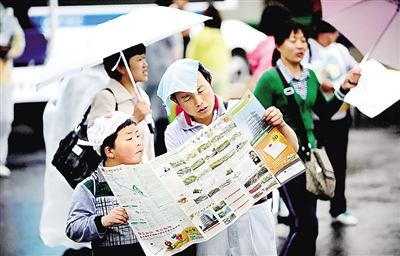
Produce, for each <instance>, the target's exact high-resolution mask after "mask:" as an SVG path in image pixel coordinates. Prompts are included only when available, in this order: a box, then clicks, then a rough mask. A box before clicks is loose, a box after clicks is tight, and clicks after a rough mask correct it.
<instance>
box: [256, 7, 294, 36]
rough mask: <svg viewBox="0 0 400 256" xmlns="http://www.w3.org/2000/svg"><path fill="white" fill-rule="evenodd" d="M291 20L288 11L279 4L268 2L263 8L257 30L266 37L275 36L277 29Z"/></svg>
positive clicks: (290, 14)
mask: <svg viewBox="0 0 400 256" xmlns="http://www.w3.org/2000/svg"><path fill="white" fill-rule="evenodd" d="M291 18H292V13H291V12H290V10H289V9H288V8H287V7H286V6H285V5H283V4H282V3H280V2H277V1H270V2H268V4H267V6H266V7H265V8H264V11H263V13H262V15H261V21H260V24H259V25H258V30H260V31H261V32H263V33H264V34H266V35H275V32H276V31H277V30H279V27H280V26H281V25H282V24H284V23H285V22H287V21H288V20H290V19H291Z"/></svg>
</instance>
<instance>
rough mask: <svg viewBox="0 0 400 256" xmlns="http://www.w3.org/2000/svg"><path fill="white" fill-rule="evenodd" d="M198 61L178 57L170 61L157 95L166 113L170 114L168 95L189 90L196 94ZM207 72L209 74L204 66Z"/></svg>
mask: <svg viewBox="0 0 400 256" xmlns="http://www.w3.org/2000/svg"><path fill="white" fill-rule="evenodd" d="M199 65H200V66H202V67H204V66H203V64H201V62H200V61H197V60H192V59H180V60H177V61H175V62H174V63H172V64H171V65H170V66H169V67H168V68H167V70H166V71H165V73H164V75H163V76H162V78H161V81H160V84H159V85H158V90H157V95H158V97H160V98H161V100H162V101H163V106H164V107H165V109H166V111H167V114H168V115H170V114H171V111H170V100H169V97H170V96H171V95H172V94H173V93H176V92H190V93H195V94H197V71H198V70H199ZM204 69H205V70H206V71H207V72H209V73H210V74H211V72H210V71H208V70H207V69H206V68H204Z"/></svg>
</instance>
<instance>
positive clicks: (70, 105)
mask: <svg viewBox="0 0 400 256" xmlns="http://www.w3.org/2000/svg"><path fill="white" fill-rule="evenodd" d="M172 2H175V4H176V5H177V6H176V7H177V8H183V7H179V6H180V5H179V6H178V2H181V1H171V4H172ZM183 2H187V1H183ZM179 4H181V3H179ZM160 5H161V4H160ZM2 8H3V7H2ZM204 14H205V15H209V16H213V17H214V19H213V20H211V21H207V22H206V23H205V27H204V28H203V30H202V31H201V32H200V34H198V36H197V37H194V38H192V39H191V40H188V39H184V37H182V35H179V36H178V37H177V36H176V35H173V36H171V37H169V38H166V39H164V40H161V41H159V42H157V45H154V46H149V47H145V46H144V45H143V44H138V45H134V46H132V47H130V48H128V49H125V50H123V51H122V53H115V54H113V55H111V56H108V57H106V58H104V59H103V64H102V65H99V66H96V67H94V68H92V69H90V70H88V71H86V72H83V73H79V75H74V76H72V77H70V78H68V79H66V80H64V81H63V82H62V83H63V86H62V93H60V94H59V95H57V96H56V97H55V98H54V99H52V100H50V101H49V102H48V104H47V106H46V109H45V111H44V115H43V120H44V129H45V131H44V134H45V143H46V173H45V190H44V193H45V197H44V204H43V211H42V219H41V225H40V232H41V238H42V240H43V241H44V243H45V244H46V245H49V246H66V247H68V248H71V249H70V250H69V253H72V252H73V251H75V250H76V253H77V254H80V255H83V254H84V252H85V253H86V255H90V254H93V255H111V254H118V255H123V254H124V253H126V252H127V251H129V252H135V255H145V251H144V250H143V249H142V247H141V246H140V244H139V240H138V239H137V238H136V236H135V234H134V233H133V231H132V229H131V228H130V227H129V224H128V219H129V217H128V215H127V213H126V211H125V210H124V208H122V207H121V206H120V205H119V203H118V201H117V200H116V198H115V197H114V195H113V193H112V191H111V189H110V188H109V186H108V185H107V182H105V179H104V177H103V176H102V174H101V171H99V170H96V171H95V172H94V173H93V174H92V175H91V176H90V177H88V178H87V179H85V180H84V181H82V182H81V183H79V185H78V186H77V187H76V188H75V189H74V190H73V189H72V188H70V187H69V186H68V184H67V182H66V181H65V180H63V177H62V176H61V175H60V174H59V173H58V172H57V170H56V169H55V168H54V167H53V166H52V165H51V157H52V155H53V154H54V152H55V150H56V149H57V143H58V141H59V140H60V139H62V138H63V136H65V135H66V134H67V133H68V132H69V130H71V129H72V128H73V125H74V124H76V123H78V121H79V119H80V117H81V116H82V114H83V113H84V111H85V110H86V108H87V107H88V106H89V105H90V106H91V112H90V115H89V121H88V123H89V126H88V127H89V128H88V131H87V133H88V140H89V144H91V145H92V146H93V148H94V149H95V151H96V152H97V153H98V154H99V155H100V156H101V158H102V162H101V163H100V165H99V167H102V166H106V167H112V166H117V165H120V164H139V163H142V162H148V161H149V160H151V159H154V158H155V157H156V156H158V155H161V154H163V153H165V152H169V151H173V150H174V149H176V148H178V147H179V146H180V145H182V144H183V143H185V142H186V141H187V140H188V139H190V138H191V137H193V136H194V135H195V134H196V133H197V132H198V131H199V130H201V129H204V128H205V127H207V126H208V125H210V124H211V123H212V122H213V121H215V120H216V119H217V118H218V117H220V116H222V115H224V114H225V113H226V111H227V108H226V106H225V104H224V101H225V100H229V95H228V93H227V92H229V75H228V67H227V66H228V63H229V59H230V57H231V56H230V52H229V49H228V48H227V47H226V44H225V42H224V41H223V38H222V35H221V31H220V26H221V21H222V17H221V15H220V13H219V12H218V10H217V9H216V8H215V7H214V6H213V5H211V4H210V6H209V7H208V8H207V9H206V10H205V11H204ZM2 15H3V14H2ZM5 22H9V21H4V22H3V16H2V26H3V24H6V23H5ZM10 24H13V26H12V28H13V31H12V32H10V35H11V36H10V37H9V40H8V41H7V42H6V43H7V44H5V43H3V38H6V37H3V33H5V32H4V31H3V29H2V46H1V53H2V56H1V58H2V59H1V60H2V66H3V65H9V64H7V63H8V60H9V58H12V57H15V56H17V55H18V54H20V53H21V47H22V49H23V43H21V42H23V37H22V39H21V37H18V35H19V34H18V32H19V30H18V27H17V25H14V24H16V23H15V22H14V23H12V22H11V23H10ZM8 27H9V28H11V25H8ZM259 29H260V31H262V32H264V33H265V34H266V35H267V37H266V39H265V40H264V41H263V42H261V43H260V44H259V46H258V47H257V48H256V50H255V51H253V52H250V53H248V59H249V64H250V67H251V69H252V72H253V76H254V78H255V79H256V81H257V82H256V87H255V89H254V95H255V97H256V98H257V99H258V100H259V101H260V103H261V104H262V105H263V106H264V108H265V113H264V116H263V120H264V121H265V122H266V123H268V124H269V125H273V126H276V127H277V128H278V129H279V130H280V132H281V133H282V134H283V135H284V136H285V138H286V139H287V140H288V142H289V143H290V145H291V146H292V148H293V149H294V150H295V151H298V150H299V151H298V152H299V156H300V157H302V158H303V157H304V156H303V155H302V151H301V148H303V147H304V146H305V145H308V144H310V145H311V147H314V148H315V147H325V149H326V151H327V153H328V156H329V158H330V160H331V162H332V165H333V167H334V170H335V175H336V180H337V182H336V189H335V196H334V197H333V198H332V199H331V208H330V214H331V216H332V221H333V222H341V223H342V224H345V225H356V224H357V218H356V217H355V216H353V215H351V214H350V213H349V212H348V211H347V204H346V197H345V177H346V164H347V157H346V155H347V145H348V134H349V127H350V125H351V114H350V111H349V106H348V104H346V103H343V100H344V96H345V95H346V94H347V93H348V92H349V91H350V90H351V89H352V88H354V87H355V86H357V84H358V81H359V78H360V70H359V69H358V68H357V62H356V61H355V60H354V58H353V57H351V55H350V54H349V52H348V50H347V49H346V48H345V47H344V46H343V45H341V44H338V43H336V39H337V37H338V35H339V32H338V31H337V30H336V29H335V28H334V27H333V26H331V25H330V24H328V23H326V22H324V21H322V20H319V19H315V20H313V22H312V23H311V26H310V27H309V28H307V27H305V26H304V25H302V24H300V23H298V22H296V21H294V20H293V18H292V14H291V11H290V10H289V9H288V8H287V7H285V6H284V5H283V4H280V3H275V2H269V4H267V5H266V7H265V9H264V12H263V14H262V17H261V22H260V25H259ZM309 33H311V35H312V37H311V38H308V34H309ZM184 36H186V34H185V35H184ZM18 40H19V41H18ZM185 41H186V42H187V45H185V44H184V42H185ZM18 42H19V46H18V44H17V43H18ZM14 47H16V49H18V50H15V52H14ZM182 49H185V50H184V54H181V53H180V52H181V51H182ZM214 51H215V53H214ZM3 52H4V54H3ZM3 55H4V56H3ZM160 55H166V56H165V58H162V59H163V60H165V61H164V62H162V61H159V60H160V59H159V58H160V57H161V56H160ZM167 55H168V56H167ZM151 56H152V57H151ZM184 56H186V58H184ZM4 67H5V66H4ZM4 70H5V69H4ZM107 75H108V76H107ZM2 77H3V69H2ZM132 79H133V80H132ZM137 83H139V84H140V85H141V84H142V83H143V87H144V89H141V88H140V86H139V85H138V84H137ZM285 84H288V85H289V86H291V87H292V88H293V91H294V98H295V101H296V104H297V107H298V109H299V111H300V114H301V119H302V121H303V122H304V126H305V128H306V133H307V134H306V138H307V141H301V139H300V138H301V136H299V134H298V133H297V132H298V126H297V124H296V123H295V121H294V120H295V117H294V113H292V112H291V111H290V108H289V103H288V99H287V95H285V93H284V88H285ZM1 86H2V94H1V95H2V104H4V102H3V95H5V94H4V93H3V92H5V91H6V90H8V88H9V86H8V80H5V79H3V78H2V84H1ZM105 88H108V90H104V89H105ZM135 88H136V89H135ZM83 95H85V97H82V96H83ZM157 96H158V97H157ZM9 98H10V97H9ZM172 105H175V106H177V107H179V109H180V111H181V112H180V113H178V114H177V115H176V116H174V119H173V120H172V121H168V116H170V115H171V114H172V111H171V110H172V109H173V107H172ZM163 106H164V107H165V109H164V108H163ZM3 109H5V108H4V106H3V108H2V111H3ZM66 109H68V111H65V110H66ZM150 113H153V114H155V115H154V116H155V117H156V128H157V129H156V133H155V134H152V133H151V131H150V130H149V128H148V125H147V124H146V123H145V121H144V118H145V116H146V115H147V114H150ZM8 114H9V113H8ZM61 115H62V116H63V118H61V119H60V118H59V117H60V116H61ZM1 116H2V118H3V117H7V115H3V114H2V115H1ZM10 120H11V121H12V119H10ZM10 120H8V119H7V120H5V121H3V120H1V121H2V122H1V130H2V133H1V134H2V141H1V143H2V144H1V146H2V155H1V159H0V160H1V163H0V164H1V166H0V167H1V172H0V174H1V176H9V175H10V172H9V170H8V168H7V167H6V166H5V164H6V163H5V157H6V156H5V157H4V154H3V153H6V152H7V150H5V149H3V148H4V147H6V145H7V143H4V138H6V137H8V134H9V132H3V129H4V131H8V130H10ZM62 122H64V123H65V125H62V128H63V129H61V130H57V132H54V129H55V127H56V126H60V123H62ZM71 126H72V127H71ZM6 128H7V129H6ZM3 137H4V138H3ZM249 154H250V157H251V158H252V160H253V161H254V162H255V163H256V162H257V163H258V162H259V161H260V159H259V158H256V157H254V156H253V155H254V152H250V153H249ZM303 160H304V161H305V158H304V159H303ZM305 183H306V180H305V174H301V175H299V176H297V177H295V178H294V179H292V180H291V181H290V182H288V183H286V184H285V185H283V186H282V187H280V188H279V194H280V197H281V198H282V200H283V201H284V203H285V205H286V207H287V209H288V211H289V216H288V217H287V220H285V224H287V225H288V226H289V228H290V232H289V234H288V236H287V238H286V241H285V243H284V245H283V247H282V248H281V250H280V251H278V250H277V246H276V238H275V219H274V216H273V215H272V210H271V205H272V204H271V201H272V199H271V198H269V197H265V198H263V199H262V200H259V201H258V202H257V203H255V204H254V205H253V206H252V207H251V208H250V209H249V210H248V211H247V212H246V213H245V214H243V215H242V216H241V217H240V218H239V219H237V220H236V221H235V222H234V223H233V224H232V225H230V226H229V227H228V228H226V229H225V230H223V231H222V232H220V233H218V234H217V235H216V236H214V237H213V238H212V239H210V240H208V241H206V242H202V243H199V244H196V245H193V246H190V247H189V248H187V249H186V250H184V251H183V252H181V253H179V254H181V255H278V254H279V255H315V252H316V239H317V237H318V218H317V216H316V208H317V200H318V199H317V197H316V196H315V195H313V194H311V193H310V192H308V191H307V190H306V186H305ZM96 191H97V192H99V191H100V193H96ZM61 194H62V195H61ZM54 209H57V211H54ZM238 236H240V237H241V238H242V239H239V240H235V242H233V241H231V240H232V239H233V238H234V237H238ZM88 248H91V251H90V250H89V249H88ZM179 254H178V255H179ZM70 255H71V254H70Z"/></svg>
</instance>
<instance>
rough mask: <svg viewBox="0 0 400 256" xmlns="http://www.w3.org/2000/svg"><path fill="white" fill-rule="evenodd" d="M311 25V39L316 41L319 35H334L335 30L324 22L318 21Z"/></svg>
mask: <svg viewBox="0 0 400 256" xmlns="http://www.w3.org/2000/svg"><path fill="white" fill-rule="evenodd" d="M311 25H312V31H311V37H312V38H314V39H316V38H317V37H318V35H319V34H321V33H334V32H336V31H337V30H336V28H335V27H334V26H332V25H331V24H329V23H328V22H326V21H323V20H318V21H315V22H314V23H313V24H311Z"/></svg>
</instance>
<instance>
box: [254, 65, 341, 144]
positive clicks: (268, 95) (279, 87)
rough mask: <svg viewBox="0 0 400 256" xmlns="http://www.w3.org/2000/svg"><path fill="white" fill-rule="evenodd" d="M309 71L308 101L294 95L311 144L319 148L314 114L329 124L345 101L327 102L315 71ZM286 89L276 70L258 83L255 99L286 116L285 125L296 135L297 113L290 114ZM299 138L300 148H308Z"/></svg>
mask: <svg viewBox="0 0 400 256" xmlns="http://www.w3.org/2000/svg"><path fill="white" fill-rule="evenodd" d="M308 71H309V73H310V76H309V77H308V78H307V97H306V99H305V100H303V99H301V98H300V96H299V95H298V94H297V93H296V92H295V93H294V97H295V100H296V102H297V105H298V107H299V109H300V114H301V116H302V119H303V122H304V126H305V128H306V131H307V137H308V141H309V142H310V143H311V146H312V148H315V147H316V142H315V137H314V133H313V120H312V112H314V113H315V114H316V115H317V116H318V117H319V118H320V119H321V120H329V119H330V117H331V116H332V115H334V114H335V113H336V111H337V110H338V109H339V108H340V106H341V105H342V103H343V101H342V100H340V99H338V98H337V97H336V96H335V95H333V96H332V98H330V99H329V100H328V101H326V100H325V97H324V95H323V92H322V90H321V87H320V84H319V82H318V79H317V77H316V76H315V74H314V72H313V71H312V70H310V69H309V70H308ZM290 86H291V87H293V85H292V84H290ZM284 88H285V86H284V84H283V82H282V80H281V78H280V77H279V74H278V71H277V70H276V69H275V68H271V69H269V70H268V71H266V72H264V74H263V75H262V76H261V77H260V79H259V80H258V82H257V85H256V88H255V90H254V95H255V97H256V98H257V99H258V100H259V101H260V102H261V104H262V105H263V106H264V108H268V107H270V106H275V107H277V108H278V109H279V110H280V111H281V112H282V114H283V119H284V120H285V122H286V123H287V124H288V125H289V126H290V127H292V128H293V130H294V131H296V130H297V129H296V125H295V124H294V119H293V113H291V112H290V110H289V105H288V100H287V96H286V95H285V94H284V92H283V90H284ZM340 92H341V93H342V94H346V93H347V92H348V91H345V90H343V89H342V88H340ZM297 137H298V139H299V143H300V145H305V144H306V143H304V142H302V141H300V138H299V135H298V134H297Z"/></svg>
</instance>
